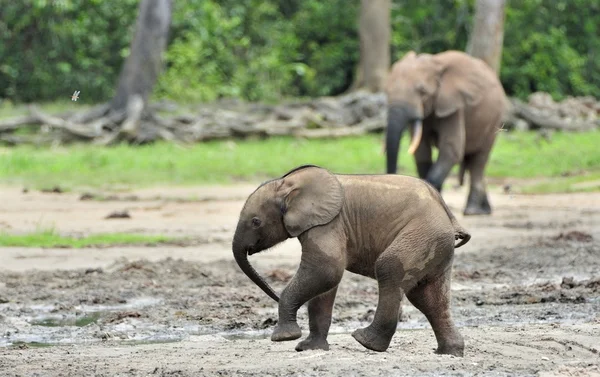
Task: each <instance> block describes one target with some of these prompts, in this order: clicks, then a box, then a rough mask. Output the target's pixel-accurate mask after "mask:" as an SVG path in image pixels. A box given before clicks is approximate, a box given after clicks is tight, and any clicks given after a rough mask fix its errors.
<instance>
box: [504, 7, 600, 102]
mask: <svg viewBox="0 0 600 377" xmlns="http://www.w3.org/2000/svg"><path fill="white" fill-rule="evenodd" d="M598 14H600V0H523V1H512V2H511V3H510V5H509V7H508V8H507V10H506V24H505V35H504V51H503V55H502V56H503V59H502V70H501V78H502V82H503V84H504V86H505V88H506V90H507V92H508V93H509V94H512V95H516V96H518V97H526V96H527V95H528V94H529V93H531V92H534V91H546V92H549V93H551V94H552V95H553V97H554V98H555V99H560V98H562V97H564V96H567V95H593V96H596V97H600V37H599V33H600V28H599V26H598Z"/></svg>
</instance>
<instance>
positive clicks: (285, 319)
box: [233, 166, 471, 356]
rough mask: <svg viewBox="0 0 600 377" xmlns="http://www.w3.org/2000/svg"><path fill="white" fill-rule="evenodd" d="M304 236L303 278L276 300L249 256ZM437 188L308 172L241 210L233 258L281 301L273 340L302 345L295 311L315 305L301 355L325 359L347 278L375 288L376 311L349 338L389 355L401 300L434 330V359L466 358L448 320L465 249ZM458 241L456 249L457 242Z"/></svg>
mask: <svg viewBox="0 0 600 377" xmlns="http://www.w3.org/2000/svg"><path fill="white" fill-rule="evenodd" d="M292 237H298V239H299V241H300V244H301V245H302V256H301V262H300V266H299V268H298V271H297V272H296V274H295V275H294V277H293V278H292V280H291V281H290V283H289V285H288V286H287V287H286V288H285V289H284V290H283V292H282V293H281V297H280V298H278V297H277V294H276V293H275V292H273V290H272V289H271V287H270V286H269V285H268V284H267V283H266V282H265V281H264V280H263V278H261V277H260V276H259V275H258V273H257V272H256V271H255V270H254V269H253V268H252V267H251V265H250V263H249V261H248V255H252V254H255V253H258V252H260V251H262V250H265V249H268V248H270V247H272V246H274V245H276V244H278V243H280V242H283V241H285V240H286V239H288V238H292ZM470 237H471V236H470V235H469V234H468V233H467V231H466V230H465V229H463V228H462V227H461V226H460V225H459V224H458V222H457V221H456V219H455V218H454V216H453V215H452V213H451V212H450V210H449V209H448V207H447V206H446V204H445V203H444V201H443V199H442V198H441V196H440V194H439V192H437V191H436V190H435V189H434V188H433V187H432V186H431V185H429V184H428V183H426V182H424V181H423V180H420V179H418V178H413V177H407V176H401V175H334V174H331V173H330V172H329V171H327V170H325V169H322V168H319V167H316V166H301V167H298V168H296V169H294V170H292V171H291V172H289V173H287V174H286V175H284V176H283V177H281V178H279V179H275V180H272V181H269V182H266V183H264V184H263V185H261V186H260V187H259V188H258V189H257V190H256V191H255V192H254V193H253V194H251V195H250V196H249V197H248V199H247V201H246V204H245V205H244V208H243V209H242V211H241V214H240V219H239V222H238V225H237V229H236V231H235V235H234V238H233V254H234V256H235V259H236V261H237V263H238V264H239V266H240V268H241V269H242V271H244V272H245V273H246V275H248V277H249V278H250V279H252V281H253V282H254V283H256V284H257V285H258V286H259V287H260V288H261V289H262V290H263V291H265V292H266V293H267V294H268V295H269V296H270V297H272V298H273V299H274V300H276V301H278V302H279V310H278V312H279V320H278V322H277V326H276V327H275V329H274V331H273V334H272V337H271V339H272V340H273V341H284V340H294V339H298V338H300V337H301V336H302V332H301V330H300V327H299V326H298V323H297V322H296V313H297V312H298V309H299V308H300V307H301V306H302V305H303V304H304V303H306V302H308V315H309V328H310V333H309V335H308V337H307V338H306V339H305V340H303V341H301V342H300V343H298V345H297V346H296V350H297V351H303V350H309V349H323V350H328V349H329V344H328V343H327V334H328V332H329V326H330V324H331V315H332V308H333V302H334V300H335V295H336V291H337V287H338V284H339V283H340V281H341V279H342V275H343V274H344V271H345V270H348V271H350V272H353V273H357V274H360V275H363V276H368V277H371V278H373V279H376V280H377V283H378V285H379V303H378V305H377V310H376V312H375V317H374V319H373V322H372V323H371V325H369V326H368V327H366V328H362V329H358V330H356V331H355V332H354V333H353V334H352V336H353V337H354V338H355V339H356V340H357V341H358V342H359V343H360V344H362V345H363V346H364V347H366V348H368V349H371V350H374V351H385V350H386V349H387V348H388V346H389V344H390V342H391V339H392V336H393V335H394V333H395V331H396V327H397V324H398V313H399V309H400V301H401V299H402V297H403V295H404V294H406V297H407V298H408V299H409V300H410V302H411V303H412V304H413V305H414V306H415V307H416V308H418V309H419V310H420V311H421V312H422V313H423V314H424V315H425V316H426V317H427V319H428V321H429V323H430V324H431V326H432V328H433V331H434V333H435V336H436V338H437V342H438V348H437V353H441V354H451V355H456V356H462V355H463V350H464V342H463V338H462V336H461V335H460V333H459V332H458V330H457V328H456V327H455V325H454V322H453V320H452V318H451V315H450V308H449V306H450V277H451V270H452V260H453V257H454V248H455V247H460V246H461V245H463V244H464V243H466V242H468V240H469V239H470ZM459 239H460V240H461V241H460V242H459V243H458V244H457V245H456V246H455V245H454V241H455V240H459Z"/></svg>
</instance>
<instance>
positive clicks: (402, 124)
mask: <svg viewBox="0 0 600 377" xmlns="http://www.w3.org/2000/svg"><path fill="white" fill-rule="evenodd" d="M410 118H411V117H410V116H409V115H408V114H407V111H406V110H405V109H404V108H403V107H400V106H391V107H390V108H389V109H388V124H387V132H386V143H385V150H386V157H387V174H396V170H397V165H398V151H399V149H400V139H401V138H402V134H403V133H404V130H405V129H406V128H407V127H408V125H409V123H410V121H409V119H410ZM413 127H414V128H413V138H412V141H411V144H410V146H409V148H408V152H409V153H410V154H414V153H415V151H416V150H417V148H418V146H419V143H420V142H421V137H422V135H423V124H422V122H421V120H420V119H418V120H415V121H414V124H413Z"/></svg>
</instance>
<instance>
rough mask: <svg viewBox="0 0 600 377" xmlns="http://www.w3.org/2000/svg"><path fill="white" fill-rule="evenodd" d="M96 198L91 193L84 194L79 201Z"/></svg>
mask: <svg viewBox="0 0 600 377" xmlns="http://www.w3.org/2000/svg"><path fill="white" fill-rule="evenodd" d="M94 198H95V195H94V194H90V193H89V192H85V193H83V194H82V195H81V196H80V197H79V200H92V199H94Z"/></svg>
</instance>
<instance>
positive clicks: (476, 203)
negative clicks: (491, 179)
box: [464, 150, 492, 216]
mask: <svg viewBox="0 0 600 377" xmlns="http://www.w3.org/2000/svg"><path fill="white" fill-rule="evenodd" d="M489 154H490V151H489V150H486V151H482V152H479V153H477V154H475V155H473V157H472V158H470V159H469V164H468V166H467V169H469V172H470V176H471V177H470V178H471V185H470V187H469V197H468V199H467V206H466V208H465V211H464V215H466V216H469V215H489V214H491V213H492V207H491V206H490V202H489V200H488V195H487V190H486V187H485V182H484V179H483V173H484V171H485V166H486V164H487V161H488V158H489Z"/></svg>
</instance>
